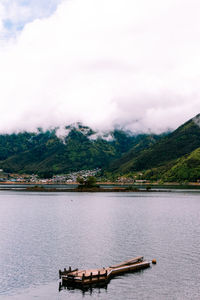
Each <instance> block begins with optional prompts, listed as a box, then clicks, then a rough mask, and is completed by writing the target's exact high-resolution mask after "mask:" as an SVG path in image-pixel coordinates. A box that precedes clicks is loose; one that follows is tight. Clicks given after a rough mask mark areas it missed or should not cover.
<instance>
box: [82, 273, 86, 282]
mask: <svg viewBox="0 0 200 300" xmlns="http://www.w3.org/2000/svg"><path fill="white" fill-rule="evenodd" d="M84 279H85V273H83V275H82V281H84Z"/></svg>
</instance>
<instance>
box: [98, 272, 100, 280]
mask: <svg viewBox="0 0 200 300" xmlns="http://www.w3.org/2000/svg"><path fill="white" fill-rule="evenodd" d="M99 279H100V271H98V280H99Z"/></svg>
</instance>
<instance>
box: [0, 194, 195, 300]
mask: <svg viewBox="0 0 200 300" xmlns="http://www.w3.org/2000/svg"><path fill="white" fill-rule="evenodd" d="M199 195H200V194H199V192H182V191H181V192H162V193H158V192H157V193H127V194H125V193H102V194H101V193H81V194H80V193H77V194H76V193H39V192H38V193H37V192H36V193H31V192H29V193H28V192H16V191H1V192H0V240H1V243H0V299H2V300H3V299H5V300H19V299H20V300H25V299H35V298H36V299H41V300H44V299H53V300H54V299H66V298H67V299H82V298H83V296H84V299H91V297H92V299H99V298H101V299H105V298H106V299H123V298H124V299H199V294H200V286H199V282H200V272H199V268H200V253H199V244H200V241H199V237H200V226H199V220H200V197H199ZM138 255H144V257H145V258H146V259H148V260H151V259H153V258H156V259H157V262H158V263H157V265H156V266H152V268H149V269H146V270H144V271H141V272H136V273H129V274H126V275H124V276H119V277H116V278H115V279H113V280H111V282H110V283H109V285H108V287H107V289H93V290H91V291H86V292H85V293H84V294H83V293H82V292H81V291H80V290H67V289H66V290H62V291H61V292H59V291H58V270H59V269H63V268H64V267H68V266H72V267H78V268H90V267H103V266H109V265H111V264H114V263H117V262H120V261H122V260H125V259H129V258H131V257H135V256H138Z"/></svg>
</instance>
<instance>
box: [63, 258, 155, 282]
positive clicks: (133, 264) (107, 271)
mask: <svg viewBox="0 0 200 300" xmlns="http://www.w3.org/2000/svg"><path fill="white" fill-rule="evenodd" d="M148 267H150V262H149V261H144V260H143V256H138V257H135V258H132V259H130V260H127V261H124V262H121V263H119V264H116V265H113V266H110V267H107V268H99V269H87V270H78V269H75V270H72V269H71V268H69V270H66V269H64V271H61V270H59V276H60V279H61V280H62V285H70V286H78V287H83V286H87V285H93V284H100V283H105V284H106V283H107V282H108V281H110V279H111V278H112V277H114V276H116V275H120V274H123V273H127V272H130V271H135V270H140V269H144V268H148Z"/></svg>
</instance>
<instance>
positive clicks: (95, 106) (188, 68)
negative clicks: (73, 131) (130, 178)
mask: <svg viewBox="0 0 200 300" xmlns="http://www.w3.org/2000/svg"><path fill="white" fill-rule="evenodd" d="M199 11H200V3H199V1H197V0H173V1H172V0H167V1H162V0H151V1H149V0H140V1H136V0H66V1H62V0H60V1H58V0H57V1H56V0H54V1H53V0H51V1H50V0H43V1H41V0H40V1H39V0H29V1H28V0H27V1H19V0H18V1H17V0H13V1H10V0H2V1H1V4H0V132H12V131H16V130H34V129H35V128H37V127H44V128H48V127H49V126H63V125H64V124H69V123H74V122H77V121H80V122H83V123H84V124H86V125H89V126H91V127H93V128H95V129H99V130H109V129H113V128H114V127H115V126H121V127H124V128H126V129H130V130H133V131H149V130H150V131H153V132H162V131H165V130H167V129H169V128H176V127H177V126H178V125H180V124H181V123H183V122H184V121H186V120H187V119H189V118H191V117H193V116H194V115H196V114H198V113H199V112H200V84H199V79H200V55H199V53H200V38H199V37H200V18H199Z"/></svg>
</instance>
